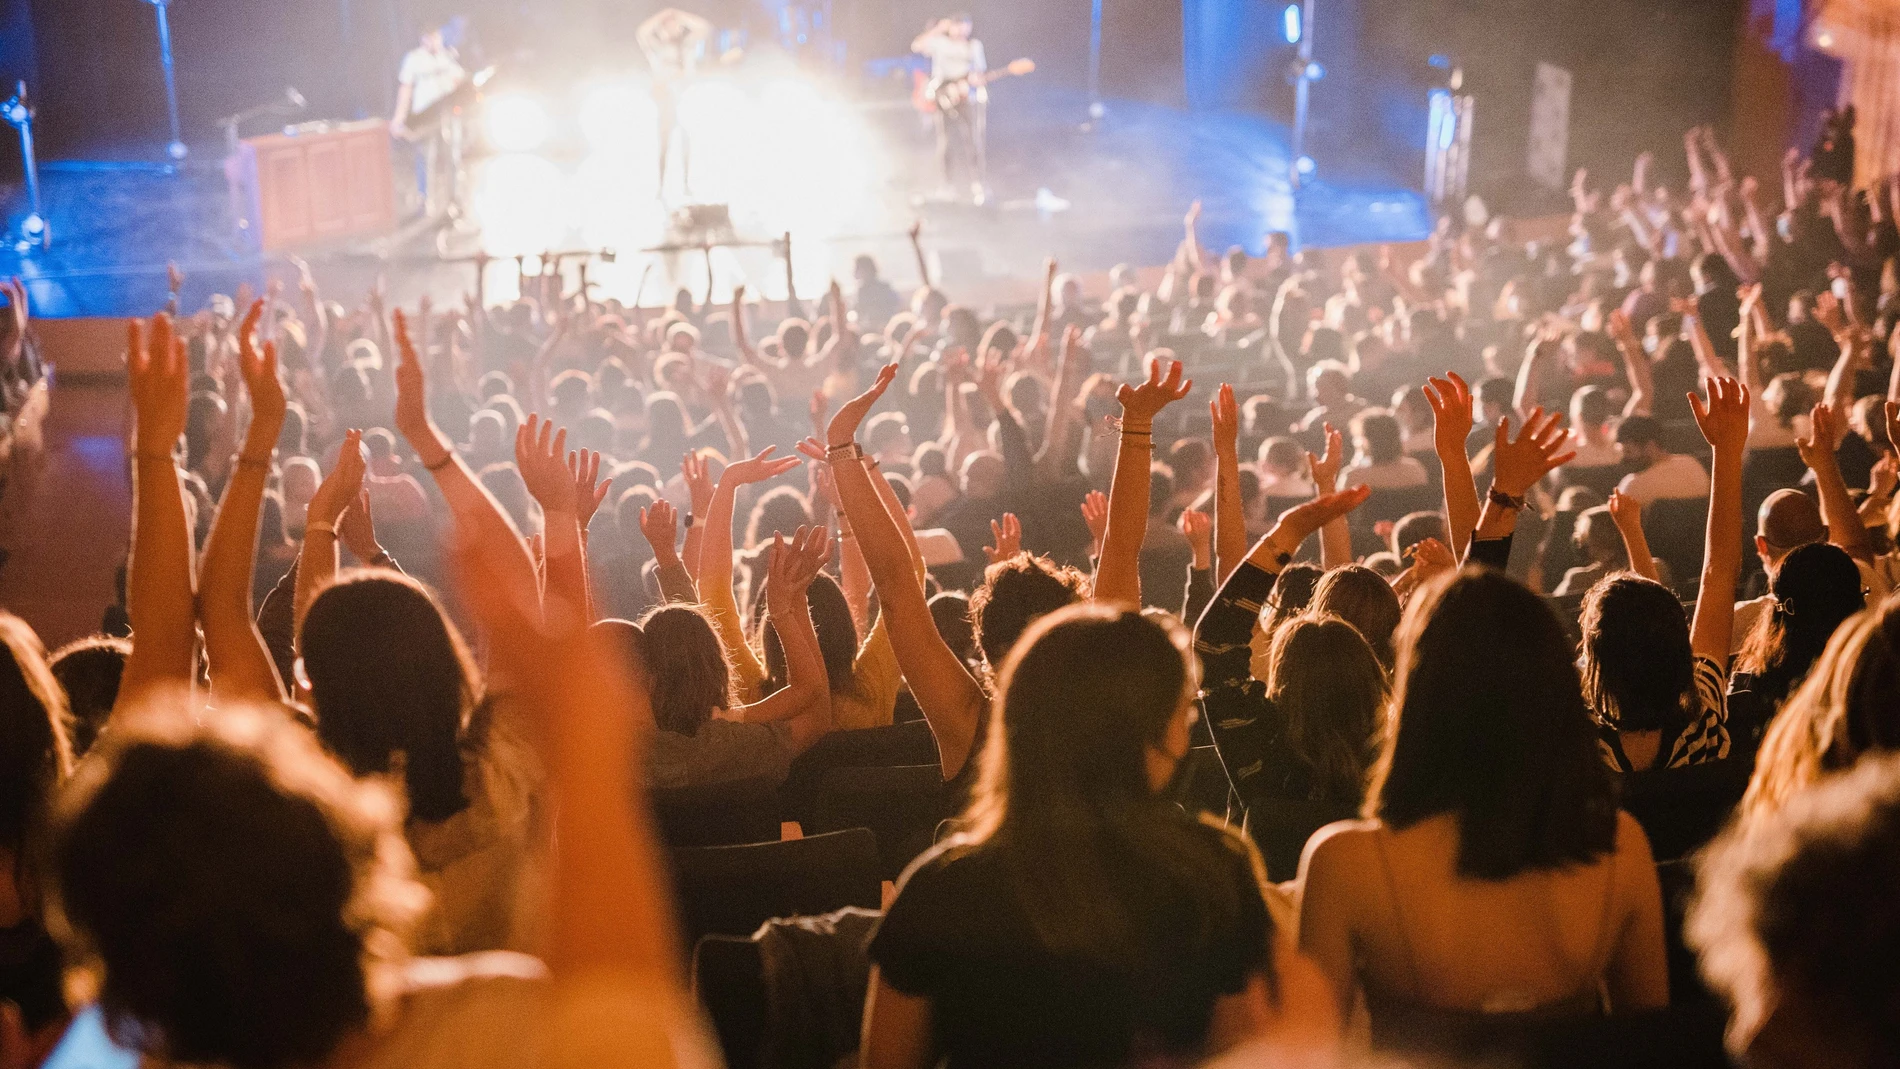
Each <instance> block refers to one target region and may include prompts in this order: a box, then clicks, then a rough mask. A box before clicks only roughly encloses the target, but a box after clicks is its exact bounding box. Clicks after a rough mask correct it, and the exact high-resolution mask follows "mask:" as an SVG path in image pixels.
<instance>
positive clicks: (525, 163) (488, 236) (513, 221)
mask: <svg viewBox="0 0 1900 1069" xmlns="http://www.w3.org/2000/svg"><path fill="white" fill-rule="evenodd" d="M566 187H567V183H566V181H565V180H564V179H563V178H562V176H561V171H560V169H559V168H557V167H555V166H554V164H552V163H550V162H548V161H547V160H545V159H542V158H541V157H539V156H530V155H527V154H524V153H514V154H512V155H507V156H497V157H495V158H494V159H491V160H489V161H487V162H486V163H484V164H483V165H482V167H481V172H480V174H479V176H478V177H477V179H476V182H475V198H474V205H475V217H476V219H477V220H478V221H479V222H480V223H481V227H482V246H483V248H484V250H486V251H487V252H488V253H489V254H490V255H492V256H516V255H522V254H527V253H536V252H542V251H544V250H547V249H553V248H559V247H560V246H561V243H562V241H563V239H564V238H566V236H567V231H568V225H569V216H568V208H569V204H568V196H567V188H566Z"/></svg>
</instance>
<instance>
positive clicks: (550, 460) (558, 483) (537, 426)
mask: <svg viewBox="0 0 1900 1069" xmlns="http://www.w3.org/2000/svg"><path fill="white" fill-rule="evenodd" d="M566 456H567V428H565V427H563V428H561V429H559V430H556V429H555V427H554V421H553V420H544V419H542V418H541V416H540V415H539V414H538V413H529V415H528V418H527V420H525V421H524V422H523V423H522V424H521V426H520V427H518V428H516V430H515V466H516V467H517V468H519V469H520V470H521V481H522V482H524V483H526V484H527V485H528V493H530V494H533V495H534V499H535V500H536V501H538V502H540V503H541V509H542V511H543V512H551V513H559V514H561V515H563V516H572V515H574V509H575V504H574V499H575V487H574V475H573V473H572V472H570V471H568V468H567V461H566Z"/></svg>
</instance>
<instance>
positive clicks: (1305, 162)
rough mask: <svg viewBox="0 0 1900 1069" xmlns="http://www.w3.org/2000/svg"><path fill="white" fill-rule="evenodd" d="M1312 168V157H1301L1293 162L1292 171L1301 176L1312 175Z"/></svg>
mask: <svg viewBox="0 0 1900 1069" xmlns="http://www.w3.org/2000/svg"><path fill="white" fill-rule="evenodd" d="M1313 167H1314V164H1313V157H1311V156H1301V157H1300V158H1299V159H1297V160H1294V161H1293V169H1294V170H1296V171H1298V172H1300V173H1301V174H1312V173H1313Z"/></svg>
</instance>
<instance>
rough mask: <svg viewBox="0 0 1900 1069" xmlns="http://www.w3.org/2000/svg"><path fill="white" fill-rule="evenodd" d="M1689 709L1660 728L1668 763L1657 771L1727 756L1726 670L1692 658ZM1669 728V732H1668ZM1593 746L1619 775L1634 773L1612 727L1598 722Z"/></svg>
mask: <svg viewBox="0 0 1900 1069" xmlns="http://www.w3.org/2000/svg"><path fill="white" fill-rule="evenodd" d="M1690 690H1691V693H1692V694H1693V708H1692V709H1691V710H1690V711H1689V712H1688V713H1686V714H1685V715H1683V716H1682V717H1680V718H1678V720H1677V721H1676V722H1675V723H1666V724H1664V725H1663V737H1664V738H1665V739H1673V740H1674V741H1672V742H1670V743H1669V745H1668V755H1669V756H1668V760H1666V761H1664V762H1663V763H1661V764H1659V765H1658V766H1656V767H1658V768H1683V767H1686V766H1688V765H1700V764H1704V763H1706V762H1709V761H1719V760H1721V759H1722V758H1724V757H1727V756H1728V751H1729V735H1728V701H1727V691H1728V670H1727V669H1726V668H1724V667H1723V666H1722V665H1721V663H1720V662H1718V661H1713V660H1710V659H1709V658H1707V657H1697V658H1696V659H1695V682H1694V685H1693V686H1692V687H1691V688H1690ZM1672 729H1673V730H1672ZM1597 746H1598V748H1599V749H1600V750H1601V751H1602V753H1603V761H1604V763H1605V764H1607V765H1609V766H1610V767H1611V768H1614V769H1616V770H1618V771H1620V772H1634V771H1636V768H1635V766H1634V765H1633V764H1631V763H1630V759H1629V756H1628V755H1626V754H1625V753H1624V752H1623V742H1622V739H1621V738H1620V737H1619V736H1618V733H1617V730H1616V728H1615V727H1613V726H1612V725H1610V724H1608V723H1605V722H1602V721H1599V723H1598V737H1597Z"/></svg>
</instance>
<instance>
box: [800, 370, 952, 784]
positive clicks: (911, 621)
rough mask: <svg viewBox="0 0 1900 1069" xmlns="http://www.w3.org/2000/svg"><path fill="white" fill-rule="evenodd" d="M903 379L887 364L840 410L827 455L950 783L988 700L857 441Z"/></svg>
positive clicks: (894, 642)
mask: <svg viewBox="0 0 1900 1069" xmlns="http://www.w3.org/2000/svg"><path fill="white" fill-rule="evenodd" d="M896 377H897V365H896V364H886V365H885V366H884V367H883V368H882V369H880V370H879V371H878V374H877V379H876V381H874V382H873V383H872V384H871V388H870V389H868V390H866V391H865V392H864V393H862V394H859V395H858V396H857V397H855V398H853V399H852V400H850V401H849V402H847V403H845V405H844V406H843V407H841V408H839V409H838V414H837V415H835V416H833V417H832V419H831V424H830V426H828V427H827V428H826V429H825V439H826V447H825V450H824V452H825V456H826V458H827V459H828V460H829V462H830V464H831V475H832V479H833V481H834V482H835V483H836V484H837V487H838V500H839V503H840V504H841V505H843V506H844V511H845V514H846V515H847V516H848V517H850V520H851V529H852V530H853V531H854V532H856V533H857V536H858V548H859V549H860V550H862V551H863V553H864V562H865V564H866V565H867V566H869V568H870V569H871V579H872V582H873V583H875V584H876V587H877V593H878V601H879V603H880V605H881V608H882V610H883V613H884V619H885V622H886V623H887V625H888V626H889V628H890V632H891V648H892V650H893V651H894V652H895V653H896V654H897V664H898V667H900V668H901V669H903V672H904V680H905V682H906V683H908V684H909V685H910V692H911V694H912V695H913V696H915V697H916V699H917V704H918V706H919V707H920V708H921V709H922V710H923V713H924V719H925V720H927V721H928V722H929V723H930V731H931V733H932V734H933V735H935V736H936V737H937V752H938V755H939V756H940V757H941V758H942V761H943V774H944V778H945V779H951V778H954V777H955V776H956V775H957V774H958V773H959V772H961V771H962V770H963V765H964V762H966V761H967V760H969V757H970V754H971V752H972V751H973V750H974V749H975V747H976V729H977V724H978V722H979V721H980V719H981V714H982V709H983V706H984V704H985V702H986V701H987V700H988V699H987V696H986V695H985V694H984V692H983V687H982V685H981V684H979V683H978V682H977V680H976V677H975V676H973V675H971V674H970V669H969V666H968V665H965V664H964V663H963V660H962V658H960V657H958V656H957V655H956V653H955V652H954V651H952V650H951V649H950V646H949V645H948V644H947V643H945V642H944V640H943V636H942V635H940V634H938V633H937V623H936V620H935V619H933V618H932V617H931V615H930V607H929V605H928V604H927V603H926V602H925V600H924V591H923V587H921V586H919V585H918V583H917V575H916V572H915V571H914V570H913V568H912V566H911V557H910V551H909V549H908V547H907V546H906V544H905V541H904V534H903V532H902V531H900V530H899V529H898V525H899V523H900V522H902V521H901V519H900V517H901V515H902V514H901V513H893V512H891V511H889V510H887V509H886V508H885V505H884V502H883V500H882V498H881V497H880V495H879V491H878V488H877V487H876V486H874V485H872V483H873V481H874V480H875V479H876V478H877V477H876V476H875V475H874V474H873V473H872V472H871V471H870V470H869V468H868V467H867V466H866V465H865V464H863V463H861V462H860V459H859V458H860V457H861V456H862V454H863V450H862V448H861V447H860V446H859V445H858V444H857V442H856V441H855V440H854V439H855V436H856V434H857V430H858V425H859V424H860V423H861V422H863V420H864V416H865V413H867V412H869V411H870V410H871V406H872V405H874V404H876V403H877V400H878V398H879V397H882V396H883V395H884V391H885V390H886V389H887V388H888V387H889V386H890V384H891V381H892V380H893V379H895V378H896Z"/></svg>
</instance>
